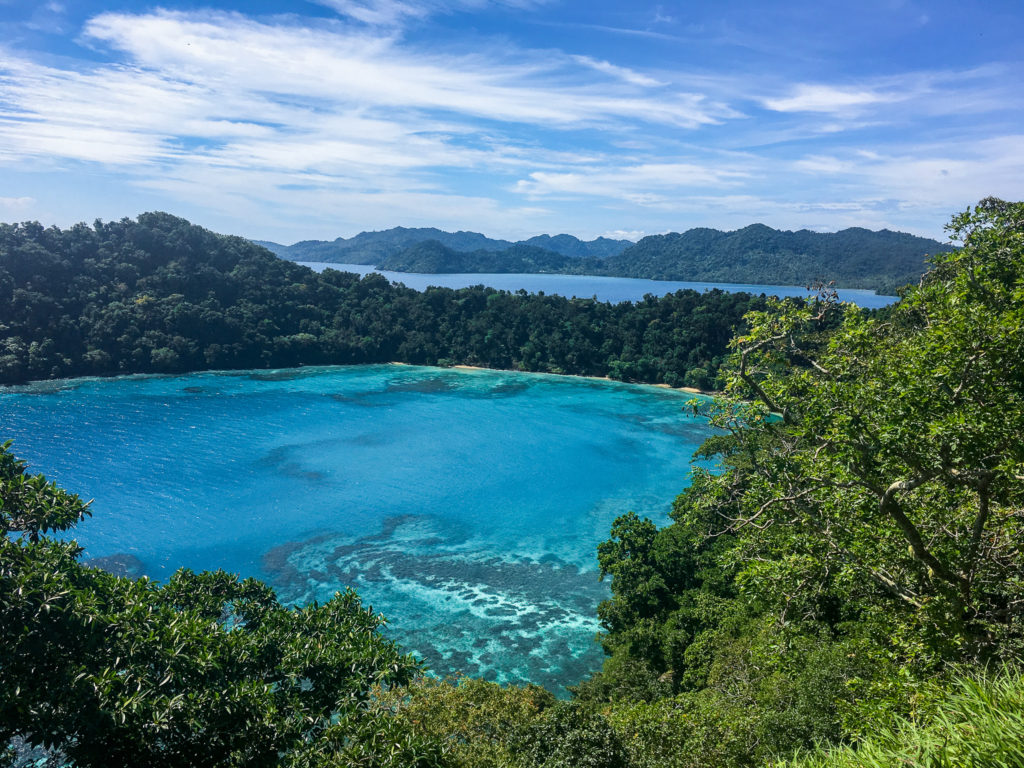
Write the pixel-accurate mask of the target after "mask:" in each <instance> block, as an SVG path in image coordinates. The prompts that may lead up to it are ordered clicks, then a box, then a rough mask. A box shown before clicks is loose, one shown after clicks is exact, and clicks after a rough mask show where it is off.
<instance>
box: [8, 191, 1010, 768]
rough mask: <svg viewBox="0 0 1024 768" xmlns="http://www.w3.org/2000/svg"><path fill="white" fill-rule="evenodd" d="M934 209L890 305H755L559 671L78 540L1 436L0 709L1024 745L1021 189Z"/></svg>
mask: <svg viewBox="0 0 1024 768" xmlns="http://www.w3.org/2000/svg"><path fill="white" fill-rule="evenodd" d="M157 221H167V220H166V219H157ZM123 226H125V227H128V226H129V225H128V224H125V225H123ZM182 226H183V225H182ZM147 229H148V227H147ZM950 230H951V234H952V235H953V238H954V240H955V241H956V242H958V243H960V244H962V246H963V247H962V248H961V249H959V250H956V251H951V252H947V253H942V254H939V255H938V256H936V257H935V259H934V261H933V266H932V269H931V271H930V272H929V273H928V275H927V276H926V278H925V279H924V280H923V282H922V283H921V285H920V286H919V287H917V288H914V289H912V290H910V291H909V292H908V294H907V295H906V296H905V297H904V298H903V300H902V301H901V302H900V303H899V304H898V305H896V307H895V308H894V309H893V310H892V311H890V312H887V313H884V314H878V313H869V312H865V311H863V310H860V309H858V308H856V307H854V306H851V305H843V304H836V303H834V302H832V301H829V300H827V299H826V300H824V301H820V302H816V303H810V304H806V305H804V304H800V303H794V302H778V301H774V300H770V301H766V302H764V304H763V305H761V306H759V307H757V308H754V309H753V310H752V311H751V312H750V313H749V314H748V315H747V317H746V321H745V325H744V328H743V330H742V331H741V332H740V333H739V334H738V335H737V336H736V337H735V338H734V339H733V341H732V342H731V345H730V354H729V356H728V359H727V360H726V361H725V363H724V366H723V369H722V373H721V375H722V378H723V379H724V380H725V382H726V390H725V393H724V395H723V396H722V397H721V398H719V399H717V400H716V401H715V402H714V404H712V405H710V406H707V411H706V414H707V415H708V416H709V417H710V418H712V419H713V420H714V422H715V423H716V424H717V425H718V426H720V427H721V434H719V435H718V436H716V437H714V438H712V439H711V440H709V441H708V442H707V443H706V444H705V446H704V447H703V449H702V454H704V455H706V456H709V457H717V459H718V462H719V466H718V467H717V469H716V470H715V471H703V470H698V471H696V473H695V476H694V480H693V483H692V485H691V486H690V487H689V488H688V489H686V490H685V491H683V493H682V494H681V495H680V496H679V497H678V498H677V499H676V501H675V503H674V505H673V507H672V515H671V518H672V522H671V523H670V524H669V525H666V526H665V527H662V528H659V527H657V526H656V525H655V524H654V523H652V522H651V521H649V520H646V519H640V518H639V517H637V516H636V515H635V514H632V513H629V512H628V511H625V510H624V514H623V515H622V516H621V517H619V519H618V520H617V521H616V522H615V524H614V526H613V528H612V530H611V532H610V537H609V539H608V540H607V541H606V542H605V543H603V544H602V545H601V546H600V548H599V552H598V558H599V562H600V567H601V570H602V572H603V574H604V575H605V576H606V577H610V579H611V589H612V597H611V599H610V600H608V601H607V602H605V603H604V604H602V606H601V607H600V612H599V614H600V618H601V622H602V626H603V628H604V633H603V636H602V640H603V643H604V646H605V650H606V652H607V654H608V656H607V660H606V662H605V665H604V668H603V670H602V671H601V673H599V674H598V675H596V676H595V677H594V678H593V679H590V680H587V681H583V682H582V683H581V685H580V686H578V687H577V688H576V690H575V696H574V698H573V699H572V700H571V701H563V702H556V701H555V700H554V698H553V697H552V696H551V695H550V694H549V693H547V692H545V691H543V690H542V689H538V688H536V687H535V686H526V687H507V688H502V687H500V686H498V685H495V684H491V683H486V682H484V681H479V680H463V681H440V680H432V679H429V678H416V677H415V672H416V669H415V663H414V662H413V661H412V660H410V659H408V658H406V657H403V656H401V654H400V652H399V651H398V650H397V649H395V648H393V647H391V646H389V645H388V644H386V643H384V642H383V641H382V640H381V639H380V637H379V635H377V634H376V631H375V626H376V624H375V620H374V617H373V616H372V615H369V614H367V613H366V612H364V611H362V610H361V608H360V606H359V604H358V601H357V600H356V599H355V598H354V597H353V596H352V595H343V596H339V597H337V598H335V599H334V600H332V601H331V602H329V603H327V604H325V605H324V606H311V607H309V608H306V609H293V610H286V609H283V608H282V607H281V606H279V605H278V604H277V603H276V600H275V599H274V597H273V595H272V594H271V593H268V592H267V591H266V589H265V588H264V587H262V586H261V585H259V584H258V583H256V582H238V581H237V580H236V579H233V578H232V577H229V576H226V575H224V574H201V575H195V574H190V573H188V572H182V573H179V574H178V575H177V576H175V577H174V579H172V580H171V581H170V582H168V584H166V585H155V584H153V583H151V582H147V581H132V580H130V579H124V578H115V577H113V576H111V575H109V574H104V573H103V572H101V571H97V570H95V569H89V568H85V567H83V566H82V565H81V564H80V563H79V562H78V557H79V554H80V553H79V551H78V550H77V548H76V547H75V545H74V544H72V543H67V542H61V541H58V540H55V539H53V538H50V537H49V536H48V534H49V533H50V532H52V531H60V530H66V529H68V528H70V527H72V526H73V525H75V524H76V523H79V522H81V521H82V519H83V517H84V516H85V515H86V513H87V510H86V509H85V508H84V506H83V505H82V503H81V501H80V500H79V499H77V498H76V497H74V496H72V495H70V494H68V493H67V492H65V491H62V490H60V489H58V488H56V487H55V486H53V485H52V484H48V483H47V482H46V480H45V479H44V478H41V477H39V476H33V475H30V474H28V473H26V471H25V468H24V466H23V465H22V464H21V463H20V462H18V461H17V460H16V459H15V458H14V455H13V454H12V453H11V450H10V447H9V446H5V447H4V448H3V449H2V450H0V500H2V502H3V503H2V505H0V526H2V528H0V532H2V533H3V535H2V536H0V638H2V647H3V649H4V657H3V661H2V662H0V738H7V737H11V736H19V737H23V738H27V739H28V740H29V742H31V743H36V744H44V745H47V746H52V747H58V748H61V749H63V750H65V751H66V753H67V754H68V755H69V756H70V757H71V758H72V759H74V760H75V761H76V762H77V764H79V765H101V764H114V763H117V764H132V762H133V761H135V762H136V763H137V762H138V761H141V762H144V763H145V764H147V765H161V766H191V765H211V766H212V765H224V766H226V765H292V766H327V765H339V764H341V765H380V766H399V765H401V766H422V767H423V768H427V767H428V766H458V767H459V768H483V767H484V766H494V767H495V768H497V767H499V766H516V767H517V768H556V767H557V768H568V767H569V766H586V767H588V768H708V767H712V768H756V767H758V766H764V767H765V768H768V766H783V765H785V766H793V767H794V768H815V767H817V766H821V767H822V768H825V767H826V766H828V767H832V768H847V767H850V768H852V767H853V766H865V765H873V766H891V767H892V768H896V767H897V766H907V765H930V766H1021V765H1024V751H1022V746H1021V745H1022V744H1024V682H1022V678H1021V674H1020V665H1021V664H1022V662H1024V551H1022V549H1024V443H1022V441H1021V440H1020V435H1021V434H1024V323H1022V322H1021V317H1022V316H1024V291H1022V289H1021V286H1022V285H1024V203H1006V202H1003V201H1000V200H995V199H987V200H984V201H982V202H981V203H980V204H979V205H978V206H977V207H976V208H974V209H972V210H969V211H967V212H965V213H963V214H961V215H958V216H956V217H955V218H954V219H953V222H952V224H951V227H950ZM150 231H152V230H150ZM186 231H191V230H186ZM196 237H207V235H203V234H202V231H201V230H200V231H199V233H196ZM235 242H236V241H233V240H229V241H227V243H229V244H234V243H235ZM224 258H227V257H226V256H225V257H224ZM261 258H262V257H261ZM285 269H290V268H288V267H286V268H285ZM286 274H288V275H289V276H292V275H293V274H294V275H304V274H305V273H300V272H295V273H286ZM328 274H329V278H331V279H336V278H333V276H331V275H330V273H328ZM22 290H27V289H22ZM179 301H180V300H179ZM694 407H696V408H700V407H702V406H700V405H696V404H695V406H694ZM81 524H84V525H88V522H87V521H85V522H82V523H81ZM128 750H130V751H128ZM111 756H113V757H111ZM105 761H106V762H105Z"/></svg>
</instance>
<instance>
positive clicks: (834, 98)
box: [761, 84, 901, 112]
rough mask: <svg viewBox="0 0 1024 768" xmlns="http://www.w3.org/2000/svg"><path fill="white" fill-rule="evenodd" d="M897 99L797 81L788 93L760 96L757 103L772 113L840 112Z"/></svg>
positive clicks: (856, 89)
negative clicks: (773, 96)
mask: <svg viewBox="0 0 1024 768" xmlns="http://www.w3.org/2000/svg"><path fill="white" fill-rule="evenodd" d="M900 98H901V97H900V96H898V95H893V94H883V93H879V92H877V91H874V90H871V89H864V88H839V87H836V86H830V85H808V84H800V85H797V86H796V87H795V88H793V89H792V91H791V93H790V95H789V96H785V97H781V98H767V99H762V100H761V103H762V104H764V106H765V107H767V108H768V109H771V110H774V111H775V112H844V111H848V110H849V109H850V108H851V107H866V106H869V105H874V104H883V103H886V102H891V101H897V100H899V99H900Z"/></svg>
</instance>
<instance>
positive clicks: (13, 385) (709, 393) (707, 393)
mask: <svg viewBox="0 0 1024 768" xmlns="http://www.w3.org/2000/svg"><path fill="white" fill-rule="evenodd" d="M368 365H396V366H398V365H401V366H407V367H412V366H420V367H423V368H442V369H448V370H452V369H457V370H464V371H495V372H498V373H524V374H531V375H541V376H563V377H565V378H572V379H591V380H593V381H607V382H610V383H613V384H629V385H631V386H635V387H657V388H658V389H669V390H672V391H673V392H685V393H687V394H690V395H700V396H701V397H716V396H718V395H719V394H721V393H720V392H715V391H713V390H702V389H697V388H695V387H672V386H669V385H668V384H664V383H662V384H652V383H649V382H644V381H622V380H621V379H613V378H611V377H609V376H585V375H583V374H580V373H552V372H550V371H521V370H515V369H511V368H487V367H485V366H482V365H464V364H461V363H460V364H458V365H422V364H420V363H404V362H401V361H398V360H389V361H387V362H382V363H329V364H325V365H293V366H287V367H283V368H200V369H196V370H192V371H175V372H165V373H158V372H156V371H149V372H139V373H124V372H117V373H108V374H90V375H85V376H68V377H63V378H56V379H29V380H27V381H22V382H0V392H3V391H5V390H14V389H17V388H19V387H32V386H37V385H40V384H52V385H54V386H56V387H59V386H60V383H61V382H66V381H74V380H76V379H100V380H102V379H121V378H132V377H145V376H191V375H194V374H198V373H214V374H217V373H221V374H232V373H240V372H244V371H264V372H267V371H288V370H300V369H310V368H358V367H361V366H368Z"/></svg>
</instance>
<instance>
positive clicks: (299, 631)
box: [0, 442, 440, 766]
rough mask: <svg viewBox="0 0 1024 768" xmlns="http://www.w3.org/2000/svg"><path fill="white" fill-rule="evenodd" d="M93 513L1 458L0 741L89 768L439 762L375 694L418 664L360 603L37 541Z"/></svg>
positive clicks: (2, 450)
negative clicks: (282, 592)
mask: <svg viewBox="0 0 1024 768" xmlns="http://www.w3.org/2000/svg"><path fill="white" fill-rule="evenodd" d="M87 511H88V510H87V505H86V504H84V503H83V502H82V501H81V500H80V499H79V498H78V497H77V496H75V495H73V494H70V493H67V492H65V491H63V490H61V489H60V488H58V487H57V486H56V485H54V484H53V483H48V482H47V481H46V480H45V478H43V477H42V476H40V475H31V474H28V473H27V472H26V471H25V466H24V463H23V462H21V461H19V460H17V459H16V458H15V457H14V456H13V454H12V453H11V452H10V443H9V442H8V443H5V444H4V445H3V446H2V447H0V533H2V534H4V535H2V536H0V648H3V656H2V659H0V743H7V742H8V741H9V740H10V739H11V738H12V737H15V736H21V737H23V738H24V739H25V740H26V741H27V742H28V743H30V744H34V745H41V746H45V747H48V748H51V749H58V750H61V751H62V752H63V753H64V754H66V755H67V756H68V757H69V758H70V759H71V760H72V761H73V762H74V764H76V765H83V766H86V765H103V766H117V765H151V766H214V765H216V766H227V765H246V766H258V765H267V766H271V765H273V766H277V765H288V766H317V765H353V766H358V765H373V766H431V765H436V764H438V761H439V760H440V749H439V748H438V747H437V746H435V745H434V744H432V743H431V742H429V741H426V740H424V739H422V738H420V737H419V736H418V735H417V734H416V733H415V732H414V731H413V730H412V728H411V727H410V726H409V724H408V723H406V722H405V721H402V720H400V719H399V718H396V717H394V716H393V714H392V712H391V710H390V708H388V707H386V706H383V705H382V704H381V703H380V701H379V698H378V697H376V696H375V695H374V693H373V692H374V691H375V690H381V689H383V690H387V689H388V688H391V687H394V686H401V685H403V684H405V683H407V682H409V681H410V679H411V678H412V677H413V675H414V674H415V673H416V672H417V671H418V670H419V667H418V664H417V662H416V660H415V659H413V658H412V657H411V656H407V655H403V654H402V653H401V652H400V651H399V650H398V648H396V647H395V645H394V644H393V643H391V642H389V641H387V640H385V639H383V638H382V637H381V636H380V633H379V631H378V630H379V628H380V626H381V624H382V623H383V617H381V616H377V615H374V614H373V612H372V611H371V610H369V609H364V608H362V606H361V605H360V603H359V598H358V597H357V596H356V595H355V593H353V592H351V591H349V592H346V593H345V594H339V595H336V596H335V597H334V598H333V599H332V600H330V601H328V602H327V603H325V604H323V605H316V604H314V605H310V606H306V607H304V608H294V609H288V608H286V607H284V606H282V605H281V604H280V603H279V602H278V601H277V598H276V597H275V595H274V593H273V591H272V590H271V589H270V588H269V587H267V586H265V585H264V584H262V583H260V582H258V581H256V580H253V579H245V580H242V579H239V578H238V577H237V576H234V575H230V574H227V573H224V572H220V571H218V572H216V573H200V574H195V573H192V572H190V571H187V570H182V571H179V572H178V573H176V574H175V575H174V576H173V577H172V578H171V579H170V580H169V581H168V582H167V583H166V584H156V583H154V582H152V581H149V580H148V579H145V578H143V579H139V580H131V579H126V578H119V577H116V576H114V575H112V574H109V573H105V572H103V571H99V570H96V569H92V568H86V567H84V566H83V565H82V564H81V563H80V562H79V555H80V553H81V549H80V548H79V547H78V546H77V544H76V543H75V542H74V541H61V540H56V539H52V538H49V537H47V536H45V535H43V534H46V533H48V532H50V531H66V530H68V529H70V528H71V527H72V526H74V525H75V524H76V523H77V522H78V521H79V520H81V519H82V518H83V517H84V516H85V515H86V514H87Z"/></svg>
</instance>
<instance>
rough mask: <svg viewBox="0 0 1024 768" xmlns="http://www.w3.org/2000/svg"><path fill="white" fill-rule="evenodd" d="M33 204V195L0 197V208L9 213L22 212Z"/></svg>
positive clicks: (34, 201)
mask: <svg viewBox="0 0 1024 768" xmlns="http://www.w3.org/2000/svg"><path fill="white" fill-rule="evenodd" d="M35 204H36V199H35V198H34V197H0V208H2V209H4V210H5V211H10V212H11V213H23V212H25V211H28V210H30V209H31V208H32V206H34V205H35Z"/></svg>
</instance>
